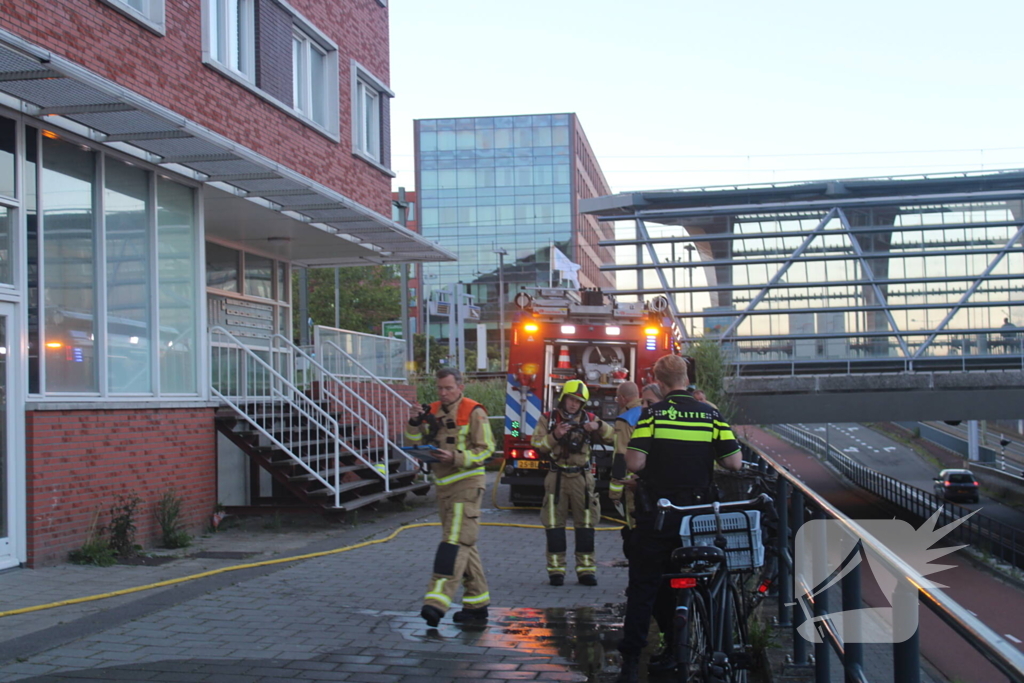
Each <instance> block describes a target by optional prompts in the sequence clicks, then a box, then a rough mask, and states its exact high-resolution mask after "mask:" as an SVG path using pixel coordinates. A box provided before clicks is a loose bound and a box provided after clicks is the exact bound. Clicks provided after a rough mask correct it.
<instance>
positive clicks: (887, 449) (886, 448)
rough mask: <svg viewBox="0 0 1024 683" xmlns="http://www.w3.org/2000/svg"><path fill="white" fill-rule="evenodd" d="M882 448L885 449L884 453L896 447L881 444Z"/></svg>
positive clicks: (890, 451)
mask: <svg viewBox="0 0 1024 683" xmlns="http://www.w3.org/2000/svg"><path fill="white" fill-rule="evenodd" d="M882 450H883V451H885V452H886V453H892V452H893V451H894V450H896V447H895V446H882Z"/></svg>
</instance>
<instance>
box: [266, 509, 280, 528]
mask: <svg viewBox="0 0 1024 683" xmlns="http://www.w3.org/2000/svg"><path fill="white" fill-rule="evenodd" d="M263 528H264V529H272V530H273V529H280V528H281V513H280V511H278V512H275V513H274V516H273V517H271V518H270V519H268V520H267V521H265V522H264V523H263Z"/></svg>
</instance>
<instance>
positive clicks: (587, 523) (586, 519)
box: [583, 508, 592, 527]
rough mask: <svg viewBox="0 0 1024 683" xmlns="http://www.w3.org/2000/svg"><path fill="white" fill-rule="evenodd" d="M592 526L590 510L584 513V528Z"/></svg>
mask: <svg viewBox="0 0 1024 683" xmlns="http://www.w3.org/2000/svg"><path fill="white" fill-rule="evenodd" d="M591 524H592V522H591V521H590V508H587V509H586V510H584V511H583V526H584V527H589V526H590V525H591Z"/></svg>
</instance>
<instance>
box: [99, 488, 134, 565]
mask: <svg viewBox="0 0 1024 683" xmlns="http://www.w3.org/2000/svg"><path fill="white" fill-rule="evenodd" d="M141 502H142V499H140V498H139V497H138V496H137V495H135V492H134V491H130V492H128V493H127V494H118V496H117V502H116V503H114V505H113V506H112V507H111V508H110V526H108V527H107V532H108V534H109V542H110V549H111V550H112V551H113V552H114V554H115V555H117V556H118V557H133V556H134V555H136V554H137V553H138V551H139V547H138V546H136V545H135V513H136V511H137V510H138V507H139V504H140V503H141Z"/></svg>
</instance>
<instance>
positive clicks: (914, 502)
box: [772, 425, 1024, 569]
mask: <svg viewBox="0 0 1024 683" xmlns="http://www.w3.org/2000/svg"><path fill="white" fill-rule="evenodd" d="M772 430H773V431H775V432H776V433H777V434H779V435H780V436H781V437H782V438H784V439H786V440H787V441H789V442H790V443H792V444H793V445H795V446H798V447H800V448H803V449H804V450H806V451H808V452H810V453H813V454H815V455H817V456H818V457H819V458H822V459H823V460H824V461H825V462H827V463H829V464H830V465H832V466H833V467H835V468H836V469H837V470H838V471H839V472H840V473H841V474H842V475H843V476H844V477H846V478H847V479H849V480H850V481H851V482H853V483H854V484H857V485H858V486H860V487H861V488H863V489H866V490H868V491H870V492H871V493H873V494H875V495H876V496H878V497H879V498H883V499H885V500H887V501H889V502H890V503H892V504H894V505H897V506H899V507H900V508H902V509H904V510H906V511H907V512H909V513H911V514H912V515H914V516H915V517H917V518H918V519H920V520H924V519H927V518H929V517H931V516H932V515H933V514H934V513H935V511H936V510H940V509H941V510H942V512H941V513H940V514H939V517H938V522H937V524H938V525H944V524H948V523H949V522H952V521H954V520H957V519H960V518H961V517H966V516H967V515H971V517H970V519H968V520H966V521H965V522H964V523H963V524H961V525H960V526H958V527H957V528H956V529H953V530H952V531H951V532H950V533H949V535H948V536H947V538H949V539H950V540H956V541H960V542H961V543H967V544H968V545H971V546H973V547H975V548H977V549H978V550H981V551H983V552H987V553H990V554H991V555H992V556H993V557H995V558H998V559H999V560H1001V561H1002V562H1006V563H1008V564H1010V565H1011V566H1014V567H1019V568H1021V569H1024V530H1022V529H1017V528H1016V527H1012V526H1010V525H1008V524H1003V523H1002V522H999V521H997V520H995V519H992V518H991V517H988V516H986V515H983V514H980V513H977V512H975V511H974V510H971V509H970V508H965V507H963V506H960V505H956V504H955V503H949V502H947V501H944V500H941V499H940V498H938V497H937V496H936V495H935V494H934V493H932V492H930V491H924V490H922V489H919V488H917V487H915V486H911V485H910V484H906V483H904V482H901V481H900V480H898V479H894V478H893V477H890V476H887V475H884V474H882V473H881V472H879V471H877V470H873V469H871V468H870V467H866V466H864V465H862V464H860V463H858V462H856V461H854V460H853V459H852V458H850V457H849V456H847V455H845V454H844V453H842V452H841V451H839V450H838V449H836V447H835V446H832V445H831V444H826V442H825V439H823V438H822V437H820V436H818V435H817V434H811V433H810V432H807V431H805V430H803V429H800V428H798V427H794V426H792V425H773V426H772ZM972 513H974V514H972Z"/></svg>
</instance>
